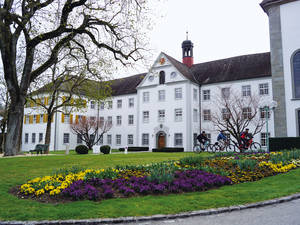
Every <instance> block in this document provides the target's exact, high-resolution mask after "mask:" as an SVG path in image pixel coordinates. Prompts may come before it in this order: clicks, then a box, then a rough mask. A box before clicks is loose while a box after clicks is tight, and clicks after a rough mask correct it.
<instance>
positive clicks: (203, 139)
mask: <svg viewBox="0 0 300 225" xmlns="http://www.w3.org/2000/svg"><path fill="white" fill-rule="evenodd" d="M197 140H198V141H199V142H200V143H201V144H202V146H204V148H203V147H202V150H204V149H205V144H206V143H208V138H207V137H206V133H205V131H202V133H201V134H199V135H198V136H197Z"/></svg>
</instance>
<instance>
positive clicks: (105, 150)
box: [100, 145, 110, 154]
mask: <svg viewBox="0 0 300 225" xmlns="http://www.w3.org/2000/svg"><path fill="white" fill-rule="evenodd" d="M100 152H102V153H103V154H109V153H110V146H109V145H102V146H101V147H100Z"/></svg>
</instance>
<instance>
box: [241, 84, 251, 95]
mask: <svg viewBox="0 0 300 225" xmlns="http://www.w3.org/2000/svg"><path fill="white" fill-rule="evenodd" d="M242 96H243V97H250V96H251V85H243V86H242Z"/></svg>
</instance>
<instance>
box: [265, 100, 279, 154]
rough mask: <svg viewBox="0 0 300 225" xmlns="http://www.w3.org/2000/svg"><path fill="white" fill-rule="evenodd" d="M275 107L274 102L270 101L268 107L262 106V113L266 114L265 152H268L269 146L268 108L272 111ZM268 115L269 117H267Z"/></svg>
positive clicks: (275, 103)
mask: <svg viewBox="0 0 300 225" xmlns="http://www.w3.org/2000/svg"><path fill="white" fill-rule="evenodd" d="M276 107H277V102H276V101H271V103H270V104H269V105H265V106H264V111H265V113H266V116H265V118H266V145H267V152H270V145H269V138H270V137H269V123H268V122H269V118H270V117H271V113H270V108H271V109H272V110H274V109H275V108H276ZM269 113H270V116H269Z"/></svg>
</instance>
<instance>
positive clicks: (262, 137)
mask: <svg viewBox="0 0 300 225" xmlns="http://www.w3.org/2000/svg"><path fill="white" fill-rule="evenodd" d="M268 137H270V133H268ZM260 144H261V146H267V133H260Z"/></svg>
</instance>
